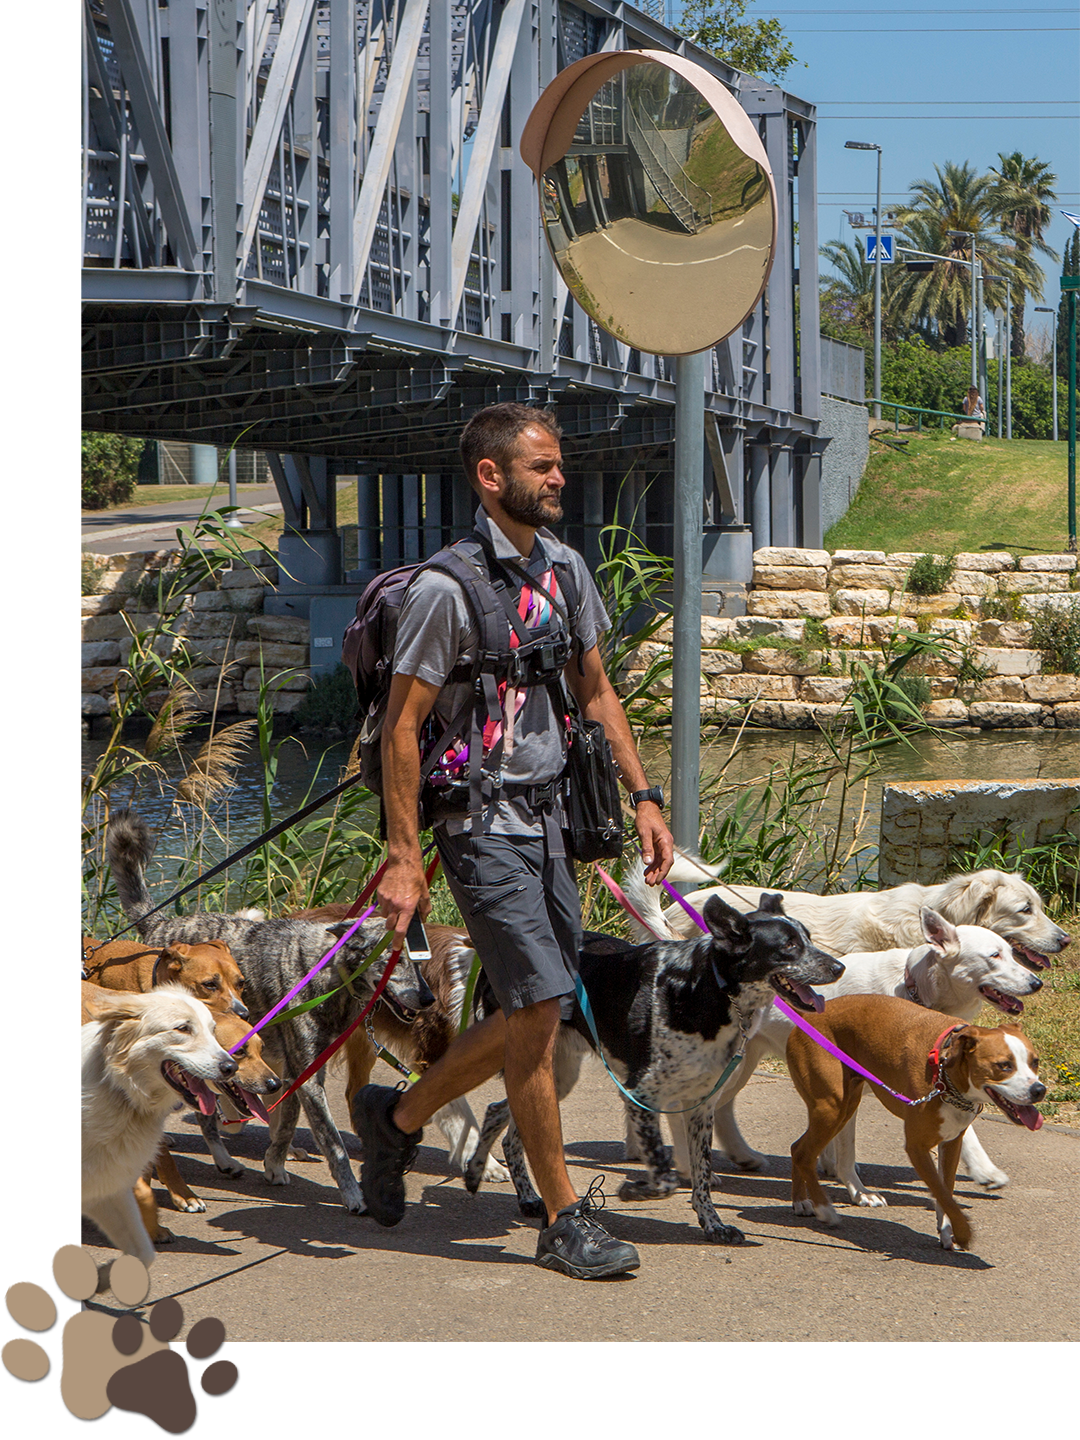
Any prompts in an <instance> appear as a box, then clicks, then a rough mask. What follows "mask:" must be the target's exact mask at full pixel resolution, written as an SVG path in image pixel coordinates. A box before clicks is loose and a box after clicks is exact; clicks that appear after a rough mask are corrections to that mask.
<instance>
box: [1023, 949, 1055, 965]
mask: <svg viewBox="0 0 1080 1440" xmlns="http://www.w3.org/2000/svg"><path fill="white" fill-rule="evenodd" d="M1018 948H1019V949H1020V950H1022V951H1023V953H1024V954H1025V955H1026V956H1027V959H1028V964H1029V965H1034V966H1035V969H1036V970H1049V969H1050V968H1051V967H1050V961H1049V959H1048V958H1047V957H1046V956H1045V955H1040V954H1039V952H1038V950H1029V949H1028V947H1027V946H1026V945H1020V946H1019V947H1018Z"/></svg>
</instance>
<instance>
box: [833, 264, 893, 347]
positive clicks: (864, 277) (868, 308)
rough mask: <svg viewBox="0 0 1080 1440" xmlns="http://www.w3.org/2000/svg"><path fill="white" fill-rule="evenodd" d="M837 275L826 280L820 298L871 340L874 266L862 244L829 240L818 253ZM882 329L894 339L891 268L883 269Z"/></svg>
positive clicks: (834, 313) (841, 319)
mask: <svg viewBox="0 0 1080 1440" xmlns="http://www.w3.org/2000/svg"><path fill="white" fill-rule="evenodd" d="M818 253H819V254H820V255H821V256H822V258H823V259H825V260H827V261H828V262H829V264H830V265H831V266H832V267H833V269H834V270H835V271H836V272H837V273H836V274H835V275H827V276H825V277H823V279H822V282H821V299H822V303H823V306H824V307H826V308H827V309H828V310H829V311H830V312H831V313H832V314H833V315H834V316H835V317H836V319H837V320H839V321H840V322H841V324H846V325H851V326H854V327H855V328H856V329H857V330H859V331H861V332H862V334H863V335H864V336H865V337H866V339H867V340H869V338H870V336H871V335H872V333H873V328H874V267H873V265H869V264H867V262H866V260H864V259H863V253H862V248H861V246H859V245H857V244H856V245H848V244H845V243H844V242H843V241H842V240H830V241H828V242H827V243H826V244H825V245H822V247H821V249H820V251H819V252H818ZM882 272H883V273H882V277H881V328H882V333H883V334H884V335H885V336H886V338H892V330H893V326H892V282H893V275H892V267H890V266H887V265H886V266H882Z"/></svg>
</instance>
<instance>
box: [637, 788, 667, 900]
mask: <svg viewBox="0 0 1080 1440" xmlns="http://www.w3.org/2000/svg"><path fill="white" fill-rule="evenodd" d="M634 825H635V828H636V829H637V833H638V839H639V840H640V841H641V858H642V860H643V861H644V862H645V883H646V884H647V885H659V884H660V881H661V880H663V878H664V876H665V875H666V874H667V873H668V871H669V870H670V869H671V862H672V860H673V859H674V858H675V842H674V841H673V840H672V838H671V831H670V830H669V829H668V828H667V826H666V825H665V824H664V815H663V811H662V810H661V809H660V806H659V805H654V804H653V802H652V801H651V800H643V801H642V802H641V804H640V805H639V806H638V807H637V811H636V814H635V816H634Z"/></svg>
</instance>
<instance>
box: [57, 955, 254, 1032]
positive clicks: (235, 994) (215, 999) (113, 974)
mask: <svg viewBox="0 0 1080 1440" xmlns="http://www.w3.org/2000/svg"><path fill="white" fill-rule="evenodd" d="M83 979H84V980H89V981H90V982H91V984H93V985H100V986H101V987H102V989H104V990H127V991H137V992H139V993H141V994H146V992H147V991H148V990H152V989H153V988H154V986H155V985H170V984H177V985H182V986H183V987H184V989H185V990H187V991H188V993H189V994H191V995H194V997H195V999H196V1000H201V1001H202V1002H203V1004H204V1005H209V1007H210V1009H211V1010H213V1011H215V1012H216V1013H224V1012H225V1011H226V1010H231V1011H232V1012H233V1014H234V1015H239V1016H240V1019H241V1020H246V1019H247V1018H248V1011H247V1006H246V1005H245V1004H244V1002H243V1001H242V1000H241V998H240V996H241V994H242V993H243V989H244V977H243V975H241V973H240V967H239V965H237V963H236V961H235V960H234V959H233V955H232V951H231V950H230V949H229V947H228V946H227V945H226V944H225V943H224V941H222V940H206V941H204V942H203V943H202V944H200V945H182V944H175V945H166V946H165V947H164V948H163V949H162V948H160V947H156V946H149V945H145V944H143V942H142V941H141V940H108V941H106V942H105V943H104V944H99V943H98V942H97V941H94V940H91V939H89V938H88V937H84V939H83Z"/></svg>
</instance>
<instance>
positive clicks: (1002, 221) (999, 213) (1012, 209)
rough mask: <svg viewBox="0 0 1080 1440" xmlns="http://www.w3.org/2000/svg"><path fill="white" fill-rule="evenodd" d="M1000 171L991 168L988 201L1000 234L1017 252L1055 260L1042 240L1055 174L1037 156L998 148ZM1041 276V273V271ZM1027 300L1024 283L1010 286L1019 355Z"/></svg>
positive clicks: (1053, 195) (1016, 354)
mask: <svg viewBox="0 0 1080 1440" xmlns="http://www.w3.org/2000/svg"><path fill="white" fill-rule="evenodd" d="M998 159H999V160H1000V161H1001V168H1000V169H999V170H994V169H991V171H990V175H991V177H992V182H991V186H990V194H989V201H990V205H991V208H992V210H993V212H994V215H995V218H996V219H997V221H998V224H999V225H1000V227H1001V230H1002V233H1003V234H1005V235H1008V236H1009V237H1010V239H1011V241H1012V244H1013V245H1014V247H1015V249H1016V252H1017V254H1018V255H1024V256H1030V255H1031V253H1032V251H1034V250H1038V251H1039V253H1040V254H1042V255H1045V256H1047V257H1048V258H1049V259H1051V260H1056V259H1057V252H1056V251H1055V250H1052V249H1051V248H1050V246H1049V245H1047V243H1046V241H1045V240H1044V239H1043V232H1044V231H1045V229H1046V227H1047V226H1048V225H1049V224H1050V205H1049V202H1050V201H1052V200H1056V199H1057V195H1056V193H1055V191H1054V186H1055V185H1056V184H1057V176H1056V175H1055V174H1054V172H1053V171H1052V170H1051V169H1050V166H1049V165H1048V164H1046V162H1045V161H1043V160H1039V159H1038V158H1037V157H1036V156H1034V155H1033V156H1031V157H1030V158H1028V157H1027V156H1025V155H1022V154H1021V153H1020V151H1019V150H1014V151H1013V153H1012V154H1011V155H1004V154H1002V152H1001V151H1000V150H999V151H998ZM1039 273H1040V277H1041V274H1042V272H1041V271H1040V272H1039ZM1026 300H1027V290H1026V286H1025V285H1024V284H1023V283H1021V284H1019V285H1014V286H1013V305H1012V332H1011V333H1012V353H1013V356H1014V357H1016V358H1019V357H1021V356H1023V354H1024V348H1025V347H1024V306H1025V303H1026Z"/></svg>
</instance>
